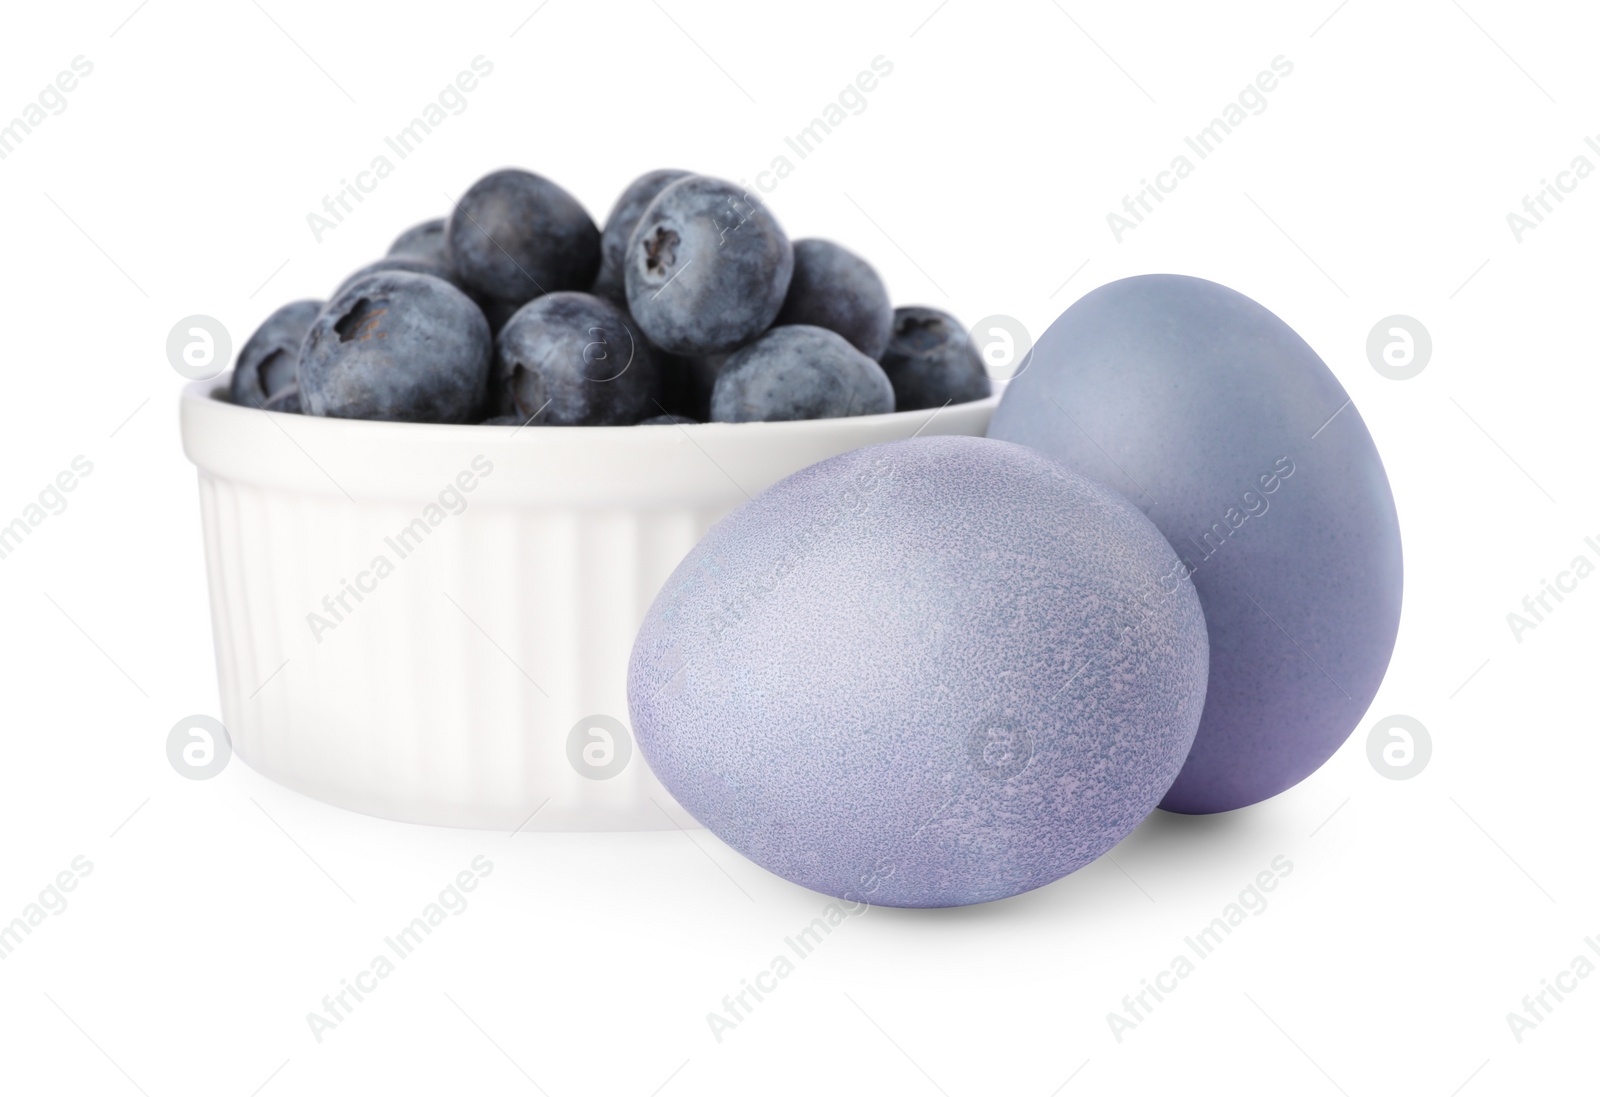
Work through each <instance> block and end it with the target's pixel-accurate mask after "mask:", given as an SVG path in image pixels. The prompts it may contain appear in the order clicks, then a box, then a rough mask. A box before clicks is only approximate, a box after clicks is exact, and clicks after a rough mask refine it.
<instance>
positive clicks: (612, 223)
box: [594, 168, 689, 305]
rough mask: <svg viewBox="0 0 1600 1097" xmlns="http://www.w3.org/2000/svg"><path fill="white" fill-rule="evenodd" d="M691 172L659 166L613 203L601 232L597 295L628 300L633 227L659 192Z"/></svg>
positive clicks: (595, 288)
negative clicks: (626, 271)
mask: <svg viewBox="0 0 1600 1097" xmlns="http://www.w3.org/2000/svg"><path fill="white" fill-rule="evenodd" d="M688 174H689V172H686V171H679V170H678V169H677V168H659V169H657V170H656V171H651V172H646V173H645V174H643V175H641V176H639V178H637V179H635V180H634V181H633V182H631V183H629V184H628V188H627V189H626V190H624V191H623V192H622V197H620V198H618V199H617V204H616V205H614V206H612V207H611V215H610V216H609V217H607V218H606V227H605V230H604V231H602V232H601V233H600V274H599V275H598V276H597V277H596V278H595V280H594V292H595V293H596V294H597V295H599V296H601V297H604V298H606V299H608V300H611V301H615V302H616V303H617V304H619V305H625V304H626V303H627V300H628V288H627V286H626V285H625V284H624V281H623V277H622V264H623V260H624V258H625V257H626V255H627V251H628V241H629V240H630V239H632V238H633V230H634V228H635V226H637V225H638V224H639V218H640V217H641V216H643V214H644V211H645V209H646V208H647V207H648V206H649V205H650V203H651V202H653V201H654V200H655V197H656V195H658V194H660V193H661V192H662V190H663V189H665V188H666V187H667V186H668V185H669V184H671V183H676V182H677V181H678V180H679V179H682V178H683V177H684V176H686V175H688Z"/></svg>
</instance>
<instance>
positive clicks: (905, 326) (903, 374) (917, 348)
mask: <svg viewBox="0 0 1600 1097" xmlns="http://www.w3.org/2000/svg"><path fill="white" fill-rule="evenodd" d="M878 361H879V363H880V364H881V365H882V366H883V372H885V373H887V374H888V375H889V382H890V383H891V384H892V385H894V399H895V406H896V407H898V408H899V409H900V410H901V411H916V410H917V409H919V408H941V407H944V405H945V404H947V403H949V404H964V403H966V402H967V401H969V400H982V399H984V398H985V397H986V396H988V395H989V393H990V385H989V375H988V374H987V373H986V372H984V368H983V359H982V358H981V357H980V356H979V355H978V348H977V347H975V346H973V345H972V338H971V337H970V336H969V335H968V334H967V332H966V329H965V328H963V327H962V326H961V325H960V323H958V322H957V321H956V318H955V317H954V316H951V315H950V314H949V313H947V312H940V311H939V310H938V309H929V308H922V307H920V306H915V305H913V306H909V307H906V308H898V309H895V310H894V334H893V335H892V336H890V338H889V348H888V349H887V350H885V351H884V352H883V354H882V355H881V356H880V357H879V359H878Z"/></svg>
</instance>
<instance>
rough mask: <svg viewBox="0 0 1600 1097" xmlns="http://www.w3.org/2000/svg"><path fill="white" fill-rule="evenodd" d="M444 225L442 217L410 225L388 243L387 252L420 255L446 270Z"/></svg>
mask: <svg viewBox="0 0 1600 1097" xmlns="http://www.w3.org/2000/svg"><path fill="white" fill-rule="evenodd" d="M444 226H445V220H444V218H443V217H436V218H434V219H433V220H432V221H424V222H422V224H420V225H412V226H411V227H410V228H408V229H406V231H404V232H402V233H401V234H400V235H399V236H397V237H395V240H394V243H392V244H390V245H389V254H390V255H416V256H420V257H421V258H423V259H431V260H433V261H434V262H435V263H437V264H439V265H440V266H441V267H444V268H445V269H446V270H448V269H449V268H450V249H449V247H448V246H447V245H446V244H445V237H444Z"/></svg>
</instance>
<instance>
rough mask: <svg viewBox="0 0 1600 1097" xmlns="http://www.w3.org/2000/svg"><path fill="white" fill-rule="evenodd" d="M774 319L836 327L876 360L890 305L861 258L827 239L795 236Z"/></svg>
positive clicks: (884, 339) (891, 319)
mask: <svg viewBox="0 0 1600 1097" xmlns="http://www.w3.org/2000/svg"><path fill="white" fill-rule="evenodd" d="M777 322H778V323H779V324H814V325H816V326H817V327H819V328H827V329H828V330H829V331H836V332H838V333H839V334H840V335H842V336H844V337H845V338H846V339H848V340H849V341H850V343H851V344H852V345H853V346H854V347H855V348H856V349H857V350H859V351H860V352H861V353H862V354H865V355H866V356H867V357H868V358H871V359H873V360H877V359H878V357H880V356H881V355H882V354H883V348H884V347H886V346H888V345H889V331H890V329H891V328H892V327H893V326H894V309H893V306H891V305H890V304H889V290H888V289H887V288H886V287H885V286H884V284H883V279H882V278H879V277H878V272H877V271H875V270H873V269H872V266H871V264H869V263H868V262H867V261H866V260H865V259H863V258H861V257H860V256H859V255H857V254H855V253H854V252H852V251H846V250H845V249H844V248H841V247H840V246H839V245H838V244H835V243H834V242H833V241H831V240H796V241H795V242H794V278H793V279H791V280H790V282H789V295H788V296H787V297H785V298H784V301H783V310H782V311H781V312H779V313H778V320H777Z"/></svg>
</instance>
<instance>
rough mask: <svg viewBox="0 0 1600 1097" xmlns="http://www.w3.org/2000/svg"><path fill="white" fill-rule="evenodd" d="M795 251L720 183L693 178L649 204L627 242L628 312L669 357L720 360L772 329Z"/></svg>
mask: <svg viewBox="0 0 1600 1097" xmlns="http://www.w3.org/2000/svg"><path fill="white" fill-rule="evenodd" d="M793 273H794V249H793V248H791V247H790V246H789V238H788V237H787V236H785V235H784V233H783V229H782V228H781V227H779V225H778V222H777V220H776V219H775V218H774V217H773V216H772V214H771V213H769V212H767V209H766V207H765V206H762V205H759V204H757V203H756V202H754V201H753V200H752V199H751V198H750V197H749V196H748V195H747V194H745V193H744V191H742V190H741V189H740V188H739V187H737V186H735V185H734V184H732V183H727V182H724V181H722V180H720V179H711V178H708V177H706V176H703V175H691V176H688V177H687V178H684V179H679V180H678V181H677V182H676V183H672V184H671V185H669V186H668V187H667V188H666V189H665V190H663V191H662V192H661V193H660V194H658V195H656V197H655V201H653V202H651V203H650V205H649V208H647V209H646V210H645V211H644V215H643V216H642V217H640V218H639V224H638V225H637V226H636V227H635V228H634V230H633V237H632V239H631V240H630V241H629V243H628V254H627V258H626V262H625V263H624V265H623V275H624V278H625V280H626V283H627V288H628V308H629V309H630V310H631V311H632V313H633V316H634V319H635V320H637V321H638V322H639V326H640V327H641V328H643V329H644V333H645V335H647V336H649V338H650V341H651V342H653V343H655V344H656V345H657V346H658V347H661V348H662V349H663V350H666V351H669V352H671V353H673V354H719V353H722V352H724V351H730V350H733V349H734V348H736V347H738V346H740V345H741V344H744V343H747V342H749V341H750V340H751V339H753V338H754V337H755V336H757V335H759V334H760V333H761V332H763V331H765V330H766V329H767V328H768V327H770V326H771V324H772V321H773V320H774V319H776V318H777V315H778V310H779V309H780V308H782V307H783V296H784V294H785V293H787V292H788V290H789V279H790V276H791V275H792V274H793Z"/></svg>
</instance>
